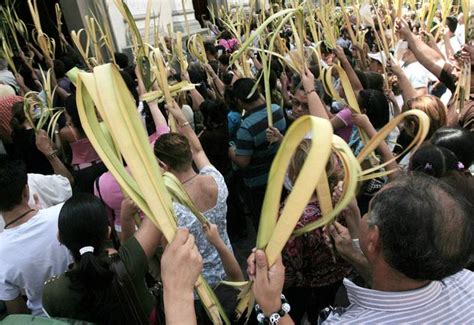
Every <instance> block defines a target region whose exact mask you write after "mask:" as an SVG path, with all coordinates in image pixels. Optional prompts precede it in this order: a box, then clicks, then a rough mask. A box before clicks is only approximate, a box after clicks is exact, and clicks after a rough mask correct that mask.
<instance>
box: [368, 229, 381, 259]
mask: <svg viewBox="0 0 474 325" xmlns="http://www.w3.org/2000/svg"><path fill="white" fill-rule="evenodd" d="M381 251H382V243H381V241H380V229H379V226H377V225H373V226H372V227H369V231H368V233H367V252H368V253H369V254H370V255H373V256H374V255H378V254H380V253H381Z"/></svg>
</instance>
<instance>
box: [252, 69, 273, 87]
mask: <svg viewBox="0 0 474 325" xmlns="http://www.w3.org/2000/svg"><path fill="white" fill-rule="evenodd" d="M260 76H261V77H260ZM256 78H257V80H259V82H258V86H259V87H260V90H265V78H264V76H263V69H262V70H259V71H258V73H257V76H256ZM268 83H269V85H270V89H276V86H277V75H276V74H275V72H274V71H273V70H269V77H268Z"/></svg>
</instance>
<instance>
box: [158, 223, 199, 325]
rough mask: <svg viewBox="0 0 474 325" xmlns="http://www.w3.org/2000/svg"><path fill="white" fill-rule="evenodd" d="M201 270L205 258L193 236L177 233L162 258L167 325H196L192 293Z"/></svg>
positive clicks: (182, 230)
mask: <svg viewBox="0 0 474 325" xmlns="http://www.w3.org/2000/svg"><path fill="white" fill-rule="evenodd" d="M201 270H202V257H201V255H200V254H199V252H198V250H197V247H196V245H195V244H194V237H193V235H191V234H190V233H189V231H188V230H187V229H178V230H177V232H176V236H175V237H174V239H173V241H172V242H171V243H170V244H168V245H167V246H166V249H165V252H164V253H163V257H162V258H161V278H162V280H163V300H164V305H165V315H166V324H168V325H181V324H189V325H194V324H196V313H195V310H194V295H193V290H194V284H195V283H196V281H197V278H198V276H199V273H200V272H201Z"/></svg>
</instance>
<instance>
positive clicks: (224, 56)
mask: <svg viewBox="0 0 474 325" xmlns="http://www.w3.org/2000/svg"><path fill="white" fill-rule="evenodd" d="M217 60H218V61H219V62H220V64H222V65H224V66H228V65H229V62H230V54H228V53H223V54H222V55H221V56H219V58H218V59H217Z"/></svg>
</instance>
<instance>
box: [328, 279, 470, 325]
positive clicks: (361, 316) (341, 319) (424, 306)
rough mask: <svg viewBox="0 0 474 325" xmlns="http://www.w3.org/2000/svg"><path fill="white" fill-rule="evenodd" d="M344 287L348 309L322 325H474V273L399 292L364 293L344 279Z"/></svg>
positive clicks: (364, 289) (369, 290)
mask: <svg viewBox="0 0 474 325" xmlns="http://www.w3.org/2000/svg"><path fill="white" fill-rule="evenodd" d="M344 285H345V287H346V289H347V295H348V297H349V301H350V303H351V304H350V306H349V307H348V308H347V309H346V311H345V312H344V313H343V314H342V315H341V316H338V315H335V314H332V315H331V316H329V317H328V319H327V320H326V321H325V322H324V323H323V324H344V323H346V324H347V323H353V324H408V323H412V324H413V323H417V324H472V323H474V273H473V272H471V271H469V270H462V271H460V272H458V273H456V274H454V275H451V276H449V277H446V278H444V279H443V280H442V281H432V282H430V283H429V284H428V285H426V286H425V287H423V288H420V289H416V290H410V291H402V292H387V291H378V290H372V289H366V288H362V287H359V286H357V285H355V284H354V283H352V282H351V281H349V280H347V279H344Z"/></svg>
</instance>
